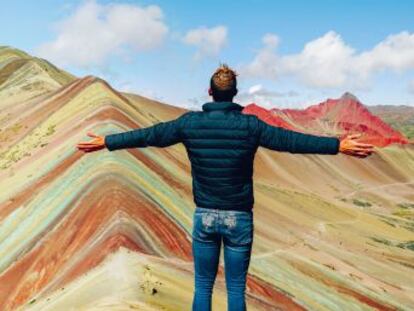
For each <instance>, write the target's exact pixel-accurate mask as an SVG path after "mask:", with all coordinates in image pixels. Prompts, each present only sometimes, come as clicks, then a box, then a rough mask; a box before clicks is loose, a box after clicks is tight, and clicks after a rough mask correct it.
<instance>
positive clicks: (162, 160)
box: [0, 46, 414, 311]
mask: <svg viewBox="0 0 414 311" xmlns="http://www.w3.org/2000/svg"><path fill="white" fill-rule="evenodd" d="M390 109H391V110H390ZM185 111H187V110H186V109H184V108H181V107H175V106H172V105H168V104H166V103H161V102H158V101H154V100H151V99H148V98H145V97H142V96H140V95H137V94H130V93H126V92H119V91H117V90H116V89H114V88H112V87H111V85H110V84H109V83H107V82H106V81H105V80H103V79H100V78H99V77H95V76H91V75H89V76H85V77H76V76H73V75H72V74H70V73H68V72H66V71H64V70H62V69H59V68H57V67H55V66H54V65H53V64H51V63H49V62H48V61H47V60H44V59H41V58H36V57H32V56H30V55H28V54H27V53H25V52H22V51H20V50H18V49H14V48H12V47H7V46H2V47H0V189H1V191H0V306H1V307H0V309H1V310H2V311H10V310H31V311H34V310H41V311H47V310H50V311H56V310H148V311H156V310H177V311H178V310H180V311H181V310H188V309H189V308H190V307H191V302H192V298H193V289H194V288H193V285H194V283H193V280H194V271H193V262H192V253H191V252H192V251H191V231H192V226H193V223H192V217H193V212H194V208H195V206H194V202H193V197H192V179H191V165H190V163H189V161H188V156H187V153H186V150H185V148H184V146H183V145H182V144H176V145H174V146H171V147H168V148H155V147H148V148H130V149H126V150H118V151H114V152H108V151H107V150H100V151H98V152H94V153H86V154H85V153H83V152H81V151H79V150H77V148H76V144H77V143H78V142H79V141H84V140H90V139H91V138H90V137H88V136H86V133H87V132H88V131H92V132H94V133H95V134H98V135H106V134H111V133H118V132H123V131H127V130H131V129H138V128H143V127H147V126H151V125H153V124H156V123H158V122H163V121H167V120H171V119H174V118H177V117H178V116H180V115H181V114H183V113H184V112H185ZM394 111H396V112H395V113H394ZM243 113H253V114H256V115H258V117H259V118H261V119H263V120H264V121H265V122H268V123H270V124H274V125H277V126H283V127H286V128H288V129H295V130H297V131H302V132H308V133H315V134H321V135H336V136H338V137H340V136H344V135H346V134H347V133H353V132H362V133H363V134H364V137H363V141H370V142H372V143H374V144H375V145H376V146H377V147H376V148H375V149H376V152H375V153H374V154H373V155H371V156H370V157H367V158H364V159H359V158H354V157H350V156H346V155H344V154H337V155H319V154H291V153H288V152H275V151H271V150H268V149H266V148H259V149H258V151H257V153H256V157H255V163H254V169H255V171H254V192H255V205H254V209H253V210H254V218H255V219H254V222H255V237H254V244H253V253H252V258H251V265H250V270H249V274H248V281H247V290H246V297H247V304H248V308H249V310H251V311H259V310H274V311H276V310H289V311H296V310H301V311H303V310H333V309H335V310H357V309H358V310H413V309H414V298H413V297H414V290H413V288H412V279H413V277H412V275H413V269H414V266H413V249H414V246H413V241H414V195H413V194H414V145H413V144H412V143H409V140H408V139H407V137H408V134H409V133H410V125H411V124H412V110H410V108H406V107H404V106H396V107H386V108H384V107H380V106H377V107H375V106H374V107H373V106H370V107H366V106H364V105H363V104H361V103H360V102H359V101H358V100H357V99H356V98H355V97H354V96H352V95H350V94H344V95H343V96H342V97H341V98H339V99H328V100H326V101H325V102H322V103H320V104H317V105H313V106H310V107H308V108H306V109H303V110H295V109H278V108H274V109H270V110H268V109H264V108H263V107H260V103H254V104H250V105H247V106H246V107H245V109H244V110H243ZM404 133H408V134H407V137H406V136H405V135H404ZM226 294H227V293H226V287H225V277H224V262H223V258H222V257H221V259H220V266H219V271H218V275H217V281H216V284H215V288H214V295H213V305H214V306H213V308H215V309H217V310H225V308H226Z"/></svg>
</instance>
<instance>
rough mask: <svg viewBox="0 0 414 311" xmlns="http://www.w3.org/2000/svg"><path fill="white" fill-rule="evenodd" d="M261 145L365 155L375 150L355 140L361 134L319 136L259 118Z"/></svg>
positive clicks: (274, 147) (291, 151) (275, 148)
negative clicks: (339, 136)
mask: <svg viewBox="0 0 414 311" xmlns="http://www.w3.org/2000/svg"><path fill="white" fill-rule="evenodd" d="M258 122H259V123H258V135H259V145H260V146H263V147H265V148H268V149H271V150H277V151H287V152H290V153H317V154H337V153H339V152H343V153H346V154H349V155H355V156H359V157H365V156H367V155H369V154H371V153H372V152H373V150H372V148H373V145H371V144H364V143H359V142H357V141H355V139H356V138H357V137H358V136H360V134H354V135H349V136H348V137H346V138H344V139H342V140H341V139H339V138H337V137H333V136H332V137H328V136H318V135H311V134H305V133H300V132H296V131H292V130H288V129H285V128H282V127H276V126H272V125H269V124H267V123H266V122H264V121H262V120H260V119H258Z"/></svg>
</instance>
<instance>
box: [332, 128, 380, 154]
mask: <svg viewBox="0 0 414 311" xmlns="http://www.w3.org/2000/svg"><path fill="white" fill-rule="evenodd" d="M360 136H361V134H360V133H358V134H352V135H348V136H346V137H345V138H343V139H342V140H341V142H340V144H339V152H342V153H344V154H347V155H351V156H355V157H359V158H365V157H367V156H369V155H371V153H373V152H374V150H373V148H374V145H371V144H364V143H360V142H358V141H357V140H356V139H357V138H358V137H360Z"/></svg>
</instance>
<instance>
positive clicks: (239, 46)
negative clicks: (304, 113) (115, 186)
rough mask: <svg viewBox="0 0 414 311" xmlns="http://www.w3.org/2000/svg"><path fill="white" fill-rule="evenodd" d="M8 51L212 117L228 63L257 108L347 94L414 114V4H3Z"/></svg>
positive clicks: (0, 21) (1, 22) (243, 96)
mask: <svg viewBox="0 0 414 311" xmlns="http://www.w3.org/2000/svg"><path fill="white" fill-rule="evenodd" d="M2 2H3V3H2V10H1V12H0V29H1V41H0V44H1V45H10V46H13V47H16V48H18V49H22V50H24V51H27V52H28V53H31V54H33V55H36V56H41V57H44V58H47V59H49V60H50V61H52V62H53V63H54V64H56V65H58V66H60V67H62V68H64V69H66V70H68V71H70V72H72V73H73V74H75V75H77V76H84V75H87V74H93V75H96V76H99V77H101V78H104V79H105V80H107V81H108V82H109V83H110V84H111V85H112V86H114V87H115V88H117V89H119V90H125V91H130V92H134V93H138V94H142V95H145V96H148V97H152V98H155V99H158V100H161V101H164V102H167V103H170V104H173V105H177V106H184V107H188V108H197V107H200V106H201V104H202V103H204V102H205V101H208V100H210V98H209V97H208V96H207V95H206V94H207V89H208V81H209V78H210V76H211V73H212V72H213V71H214V69H215V68H216V67H217V66H218V65H219V63H220V62H225V63H228V64H229V65H230V66H231V67H233V68H235V69H236V70H237V71H238V72H239V96H237V97H236V98H235V101H238V102H240V103H241V104H243V105H245V104H248V103H250V102H253V101H254V102H256V103H257V104H259V105H262V106H265V107H269V108H270V107H282V108H284V107H289V108H304V107H307V106H309V105H310V104H316V103H319V102H321V101H323V100H325V99H326V98H328V97H329V98H337V97H339V96H341V94H342V93H344V92H345V91H350V92H352V93H354V94H355V95H356V96H357V97H359V98H360V100H361V101H362V102H363V103H364V104H367V105H373V104H406V105H414V19H413V18H412V14H410V13H412V12H414V2H412V1H399V3H398V5H396V4H395V1H372V0H370V1H368V0H359V1H349V0H348V1H333V0H324V1H304V0H303V1H263V0H262V1H226V2H224V1H194V2H190V1H98V0H89V1H59V0H53V1H52V0H42V1H21V0H18V1H2Z"/></svg>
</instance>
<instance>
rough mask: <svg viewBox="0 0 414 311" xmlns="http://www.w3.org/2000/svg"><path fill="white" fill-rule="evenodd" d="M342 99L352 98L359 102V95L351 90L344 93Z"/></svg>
mask: <svg viewBox="0 0 414 311" xmlns="http://www.w3.org/2000/svg"><path fill="white" fill-rule="evenodd" d="M341 99H350V100H354V101H357V102H359V99H358V97H356V96H355V95H354V94H352V93H350V92H345V93H344V94H342V96H341Z"/></svg>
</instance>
